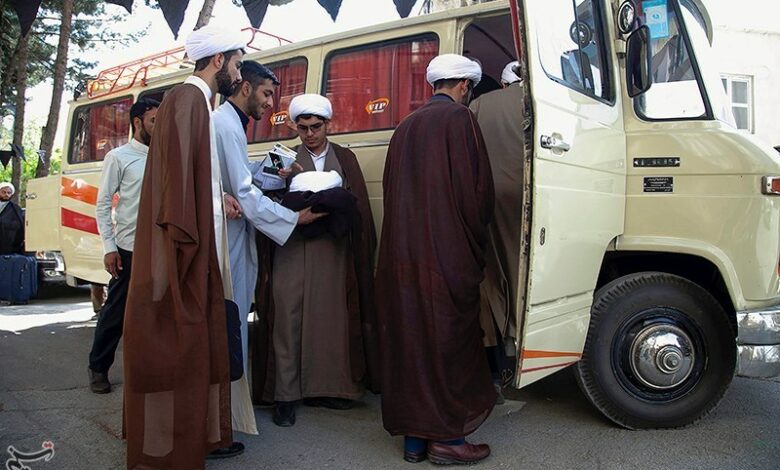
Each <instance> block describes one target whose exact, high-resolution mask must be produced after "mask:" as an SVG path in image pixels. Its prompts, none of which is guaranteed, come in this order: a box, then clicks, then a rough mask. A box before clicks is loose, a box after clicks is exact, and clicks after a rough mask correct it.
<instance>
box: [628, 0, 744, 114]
mask: <svg viewBox="0 0 780 470" xmlns="http://www.w3.org/2000/svg"><path fill="white" fill-rule="evenodd" d="M640 5H641V8H640V9H639V12H640V15H641V19H642V22H643V24H646V25H647V26H648V27H649V28H650V50H651V54H652V66H651V70H650V73H651V76H652V83H653V84H652V86H651V87H650V89H649V90H648V91H647V92H646V93H644V94H642V95H640V96H638V97H637V98H636V99H635V101H634V103H635V108H636V112H637V114H638V115H639V116H641V117H643V118H646V119H650V120H668V119H675V120H681V119H709V118H712V117H715V118H718V119H722V120H725V121H726V122H733V117H731V116H730V111H729V110H728V108H726V107H725V106H724V104H725V94H724V91H723V87H722V85H721V84H720V79H719V78H718V75H717V72H715V69H714V68H713V67H712V64H713V62H712V61H711V54H710V43H709V40H708V39H707V30H706V23H705V21H704V18H703V15H702V14H701V12H700V11H699V9H698V8H697V6H696V5H695V4H694V3H693V2H692V1H691V0H680V1H679V3H678V1H677V0H643V1H642V2H641V4H640ZM686 32H687V34H688V35H687V36H686Z"/></svg>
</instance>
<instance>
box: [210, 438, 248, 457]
mask: <svg viewBox="0 0 780 470" xmlns="http://www.w3.org/2000/svg"><path fill="white" fill-rule="evenodd" d="M243 453H244V444H242V443H240V442H233V443H232V444H230V447H220V448H219V449H217V450H213V451H211V452H209V455H207V456H206V459H207V460H212V459H227V458H229V457H235V456H236V455H241V454H243Z"/></svg>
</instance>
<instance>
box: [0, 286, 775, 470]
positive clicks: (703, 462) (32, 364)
mask: <svg viewBox="0 0 780 470" xmlns="http://www.w3.org/2000/svg"><path fill="white" fill-rule="evenodd" d="M49 296H50V297H52V296H53V297H54V298H49V299H43V300H37V301H35V302H33V303H32V304H31V305H29V306H24V307H17V306H14V307H0V452H2V453H0V465H2V464H3V463H5V461H6V459H8V458H9V457H10V456H9V455H8V453H6V450H7V448H8V446H14V448H15V449H19V450H25V451H34V450H40V449H41V445H42V443H43V442H44V441H51V442H53V444H54V449H55V455H54V456H53V458H52V459H51V460H50V461H49V462H44V461H38V462H32V463H29V464H28V466H29V467H30V468H31V469H33V470H38V469H76V468H99V469H112V468H124V458H125V448H124V443H123V442H122V440H121V438H120V433H121V420H122V414H121V402H122V395H121V392H122V385H121V377H122V375H121V367H118V366H117V367H115V368H114V369H113V370H112V372H111V378H112V380H113V381H114V382H115V383H116V385H117V386H116V391H115V393H112V394H110V395H102V396H101V395H94V394H92V393H90V392H89V390H88V388H87V386H86V384H87V374H86V367H87V366H86V363H87V354H88V351H89V348H90V346H91V341H92V334H93V331H94V322H93V321H89V319H90V318H91V316H92V312H91V309H90V304H89V303H88V291H86V290H59V291H55V292H54V293H50V294H49ZM117 363H118V364H121V357H119V358H118V359H117ZM515 398H517V399H518V400H519V401H510V402H508V404H507V405H503V406H501V407H497V408H496V410H495V411H494V412H493V415H492V416H491V418H490V419H489V420H488V422H487V423H485V425H484V426H483V427H482V428H481V429H480V430H479V431H478V432H477V433H476V434H475V435H474V436H473V439H474V440H477V441H486V442H488V443H490V444H491V446H492V448H493V455H492V456H491V457H490V458H489V460H487V461H486V462H485V463H484V464H482V465H480V466H479V467H480V468H512V469H587V470H592V469H621V470H622V469H659V470H660V469H663V470H667V469H707V470H710V469H729V470H733V469H746V470H747V469H751V470H752V469H767V470H769V469H773V470H777V469H780V383H778V382H774V381H755V380H746V379H735V381H734V383H733V384H732V386H731V388H730V389H729V391H728V392H727V394H726V397H725V398H724V400H723V402H722V403H721V404H720V406H719V407H718V408H717V409H716V410H715V411H714V412H713V413H712V414H711V415H710V416H709V417H707V418H706V419H704V420H703V421H701V422H700V423H698V424H696V425H694V426H692V427H689V428H686V429H682V430H671V431H626V430H623V429H618V428H616V427H615V426H613V425H612V424H610V423H608V422H607V421H605V420H604V419H603V418H602V417H601V416H600V415H599V414H598V413H597V412H596V411H595V410H594V409H593V408H592V407H591V406H590V405H589V404H588V402H587V401H586V400H585V398H584V397H583V396H582V394H581V393H580V391H579V389H578V388H577V385H576V383H575V382H574V380H573V378H572V376H571V374H570V373H569V371H564V372H562V373H559V374H556V375H554V376H552V377H550V378H548V379H545V380H543V381H541V382H539V383H536V384H534V385H532V386H530V387H527V388H525V389H523V390H521V391H519V392H517V393H516V396H515ZM257 418H258V422H259V425H260V429H261V430H260V435H259V436H244V435H239V438H240V440H242V441H243V442H244V443H245V444H246V445H247V451H246V452H245V454H244V455H242V456H240V457H237V458H235V459H230V460H225V461H222V462H210V463H209V464H208V465H207V468H208V469H215V470H216V469H259V468H270V469H299V468H300V469H309V468H311V469H315V468H316V469H320V468H326V469H346V468H355V469H391V468H401V469H403V468H408V469H411V468H430V464H428V463H422V464H417V466H416V467H415V466H414V465H412V464H407V463H405V462H403V461H402V460H401V458H400V455H401V440H400V439H398V438H391V437H389V436H388V435H387V434H386V433H385V432H384V431H383V430H382V427H381V418H380V414H379V400H378V398H377V397H374V396H370V397H367V398H366V399H365V400H364V403H363V404H362V405H361V406H360V407H359V408H357V409H354V410H351V411H346V412H336V411H330V410H324V409H318V408H317V409H311V408H302V409H299V411H298V422H297V424H296V425H295V426H294V427H293V428H284V429H283V428H278V427H276V426H274V425H273V424H272V423H271V419H270V410H266V409H258V410H257ZM10 468H13V467H10Z"/></svg>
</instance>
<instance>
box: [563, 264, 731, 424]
mask: <svg viewBox="0 0 780 470" xmlns="http://www.w3.org/2000/svg"><path fill="white" fill-rule="evenodd" d="M734 336H735V335H734V332H733V329H732V326H731V323H730V321H729V318H728V316H727V315H726V312H725V311H724V310H723V307H722V306H721V305H720V304H719V303H718V302H717V301H716V300H715V299H714V298H713V297H712V295H710V294H709V293H708V292H707V291H705V290H704V289H703V288H702V287H700V286H699V285H697V284H694V283H693V282H690V281H688V280H687V279H684V278H682V277H679V276H674V275H671V274H665V273H657V272H647V273H638V274H631V275H628V276H624V277H621V278H618V279H616V280H614V281H612V282H610V283H609V284H607V285H605V286H604V287H602V288H601V289H599V290H598V292H596V294H595V296H594V301H593V307H592V309H591V319H590V326H589V329H588V335H587V338H586V342H585V348H584V350H583V355H582V360H580V361H579V362H578V363H577V366H576V368H575V374H576V376H577V382H578V383H579V385H580V388H582V390H583V392H584V393H585V394H586V395H587V397H588V399H589V400H590V402H591V403H593V405H594V406H595V407H596V408H598V410H599V411H601V413H602V414H604V415H605V416H606V417H607V418H609V419H611V420H612V421H614V422H615V423H617V424H619V425H620V426H623V427H626V428H629V429H654V428H675V427H681V426H685V425H688V424H691V423H693V422H695V421H697V420H699V419H701V418H703V417H704V416H706V415H707V414H708V413H709V412H710V411H712V410H713V409H714V408H715V406H716V405H717V404H718V402H719V401H720V399H721V398H722V397H723V394H724V393H725V391H726V388H727V387H728V386H729V384H730V383H731V379H732V378H733V377H734V370H735V366H736V344H735V338H734Z"/></svg>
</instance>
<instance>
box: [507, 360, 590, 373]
mask: <svg viewBox="0 0 780 470" xmlns="http://www.w3.org/2000/svg"><path fill="white" fill-rule="evenodd" d="M576 363H577V361H570V362H564V363H562V364H553V365H551V366H541V367H529V368H528V369H523V370H521V371H520V373H526V372H536V371H537V370H544V369H555V368H558V367H568V366H570V365H572V364H576Z"/></svg>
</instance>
